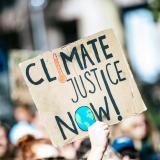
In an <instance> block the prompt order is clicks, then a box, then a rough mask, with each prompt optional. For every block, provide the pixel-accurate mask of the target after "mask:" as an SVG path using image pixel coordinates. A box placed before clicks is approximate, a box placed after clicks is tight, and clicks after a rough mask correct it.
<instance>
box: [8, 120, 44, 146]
mask: <svg viewBox="0 0 160 160" xmlns="http://www.w3.org/2000/svg"><path fill="white" fill-rule="evenodd" d="M28 134H30V135H33V136H34V137H36V138H42V137H43V134H42V133H41V132H40V131H39V130H38V129H37V128H36V127H35V126H34V125H33V124H32V123H28V122H25V121H22V122H18V123H16V124H15V125H14V126H13V127H12V128H11V130H10V133H9V138H10V141H11V143H12V144H13V145H16V144H17V142H18V140H19V139H20V138H22V137H24V136H25V135H28Z"/></svg>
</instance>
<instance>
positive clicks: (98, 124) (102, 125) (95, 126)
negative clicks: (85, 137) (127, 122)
mask: <svg viewBox="0 0 160 160" xmlns="http://www.w3.org/2000/svg"><path fill="white" fill-rule="evenodd" d="M95 129H103V130H109V128H108V125H107V124H106V123H104V122H100V121H96V122H95V123H94V124H93V125H92V126H90V127H89V129H88V131H92V130H95Z"/></svg>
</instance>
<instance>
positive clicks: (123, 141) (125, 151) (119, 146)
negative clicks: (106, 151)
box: [111, 137, 140, 160]
mask: <svg viewBox="0 0 160 160" xmlns="http://www.w3.org/2000/svg"><path fill="white" fill-rule="evenodd" d="M111 146H112V148H113V149H114V150H115V151H116V152H118V153H119V155H120V157H121V159H122V160H140V159H139V153H138V151H137V150H136V148H135V146H134V142H133V140H132V139H131V138H129V137H119V138H117V139H115V140H114V141H113V143H112V145H111Z"/></svg>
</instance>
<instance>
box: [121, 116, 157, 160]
mask: <svg viewBox="0 0 160 160" xmlns="http://www.w3.org/2000/svg"><path fill="white" fill-rule="evenodd" d="M119 130H121V134H122V135H124V136H130V137H131V138H133V139H134V141H135V145H136V147H137V148H138V149H139V150H140V158H141V160H158V155H157V153H156V147H157V145H158V144H159V142H160V141H159V136H158V134H157V133H156V130H155V129H154V128H153V126H152V125H151V122H150V121H149V119H148V118H147V116H146V115H145V114H141V115H137V116H133V117H130V118H128V119H126V120H124V121H123V122H122V123H120V124H119Z"/></svg>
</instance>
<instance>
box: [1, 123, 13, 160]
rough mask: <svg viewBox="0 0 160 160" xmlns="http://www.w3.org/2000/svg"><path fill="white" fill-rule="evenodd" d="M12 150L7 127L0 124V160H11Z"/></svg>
mask: <svg viewBox="0 0 160 160" xmlns="http://www.w3.org/2000/svg"><path fill="white" fill-rule="evenodd" d="M13 151H14V148H13V146H11V144H10V142H9V140H8V127H7V125H6V124H4V123H3V122H0V159H1V160H11V159H13V157H14V154H13V153H14V152H13Z"/></svg>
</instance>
